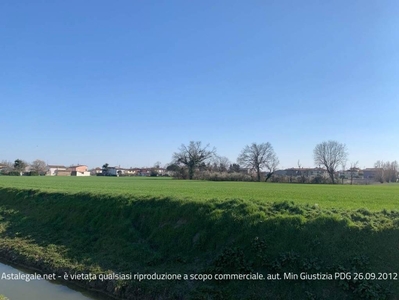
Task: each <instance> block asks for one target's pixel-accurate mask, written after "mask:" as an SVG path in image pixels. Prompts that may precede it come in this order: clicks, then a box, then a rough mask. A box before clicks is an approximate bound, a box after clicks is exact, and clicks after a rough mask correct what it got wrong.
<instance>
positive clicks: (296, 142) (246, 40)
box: [0, 0, 399, 168]
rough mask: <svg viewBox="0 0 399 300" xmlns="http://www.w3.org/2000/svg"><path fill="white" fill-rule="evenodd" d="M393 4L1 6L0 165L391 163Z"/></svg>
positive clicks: (397, 61)
mask: <svg viewBox="0 0 399 300" xmlns="http://www.w3.org/2000/svg"><path fill="white" fill-rule="evenodd" d="M398 15H399V2H398V1H152V2H151V1H123V0H121V1H101V0H96V1H75V0H71V1H40V0H39V1H27V0H25V1H23V0H21V1H10V0H5V1H1V2H0V39H1V41H2V42H1V44H0V108H1V118H0V136H1V139H2V143H1V145H2V146H1V148H0V149H1V150H0V160H2V159H5V160H11V161H14V160H15V159H17V158H20V159H24V160H26V161H28V162H31V161H33V160H35V159H37V158H39V159H43V160H45V161H47V162H48V163H50V164H65V165H70V164H76V163H80V164H87V165H88V166H89V167H97V166H101V165H103V164H104V163H106V162H107V163H109V164H110V165H121V166H124V167H131V166H132V167H143V166H152V165H153V164H154V163H155V162H156V161H160V162H162V164H166V163H168V162H170V161H171V158H172V154H173V152H175V151H177V149H178V148H179V146H180V145H181V144H182V143H184V144H187V143H188V142H189V141H191V140H193V141H202V142H203V143H204V144H207V143H209V144H210V145H211V146H212V147H216V149H217V152H218V154H219V155H222V156H226V157H228V158H229V159H230V160H231V161H232V162H235V161H236V158H237V156H238V155H239V153H240V152H241V150H242V148H244V146H245V145H247V144H250V143H252V142H256V143H263V142H270V143H271V144H272V145H273V147H274V150H275V152H276V154H277V156H278V157H279V159H280V168H287V167H293V166H296V165H297V161H298V160H300V162H301V165H302V166H305V167H311V166H313V165H314V164H313V149H314V147H315V146H316V144H318V143H321V142H323V141H326V140H337V141H338V142H341V143H345V144H346V146H347V148H348V152H349V162H354V161H359V166H360V167H369V166H372V165H373V163H374V162H375V161H377V160H399V150H398V149H399V142H398V125H399V122H398V120H399V115H398V112H399V99H398V98H399V96H398V95H399V85H398V82H399V51H398V49H399V33H398V32H399V19H398Z"/></svg>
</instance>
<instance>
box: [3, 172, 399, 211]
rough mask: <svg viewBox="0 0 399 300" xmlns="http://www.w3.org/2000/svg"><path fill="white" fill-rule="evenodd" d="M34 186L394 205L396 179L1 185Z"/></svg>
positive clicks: (31, 180) (75, 180)
mask: <svg viewBox="0 0 399 300" xmlns="http://www.w3.org/2000/svg"><path fill="white" fill-rule="evenodd" d="M1 187H12V188H20V189H39V190H42V191H49V192H62V193H64V192H66V193H81V192H83V193H91V194H109V195H124V196H126V195H134V196H135V197H170V198H173V199H190V200H210V199H219V200H225V199H243V200H259V201H267V202H276V201H294V202H295V203H296V204H309V205H314V204H317V205H318V206H320V207H324V208H346V209H357V208H365V209H368V210H370V211H380V210H382V209H388V210H392V209H398V208H399V184H385V185H352V186H351V185H310V184H272V183H264V182H260V183H259V182H210V181H188V180H173V179H171V178H146V177H144V178H142V177H119V178H117V177H85V178H83V177H49V176H47V177H12V176H10V177H8V176H0V188H1Z"/></svg>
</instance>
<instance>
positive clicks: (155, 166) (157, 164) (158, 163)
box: [154, 161, 162, 169]
mask: <svg viewBox="0 0 399 300" xmlns="http://www.w3.org/2000/svg"><path fill="white" fill-rule="evenodd" d="M161 165H162V164H161V162H160V161H157V162H156V163H155V164H154V168H155V169H159V168H161Z"/></svg>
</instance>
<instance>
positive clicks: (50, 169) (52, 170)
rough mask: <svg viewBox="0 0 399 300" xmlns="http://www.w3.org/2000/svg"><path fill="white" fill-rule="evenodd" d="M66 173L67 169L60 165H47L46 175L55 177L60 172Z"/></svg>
mask: <svg viewBox="0 0 399 300" xmlns="http://www.w3.org/2000/svg"><path fill="white" fill-rule="evenodd" d="M67 171H68V170H67V167H65V166H62V165H47V172H46V175H50V176H57V175H58V173H60V172H62V173H65V172H67ZM68 172H70V171H68Z"/></svg>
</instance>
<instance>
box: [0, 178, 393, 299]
mask: <svg viewBox="0 0 399 300" xmlns="http://www.w3.org/2000/svg"><path fill="white" fill-rule="evenodd" d="M38 189H41V190H38ZM398 192H399V186H396V185H389V186H328V185H326V186H315V185H283V184H264V183H237V182H234V183H223V182H188V181H173V180H159V179H131V178H10V177H7V178H6V177H2V178H0V217H1V221H0V234H1V240H0V255H2V256H6V257H7V258H11V259H15V260H17V261H19V262H20V263H23V264H25V265H30V266H33V267H35V268H40V269H42V270H44V271H50V270H55V271H57V272H59V273H60V274H61V273H63V272H65V271H67V272H74V271H79V272H82V271H84V272H89V271H91V272H107V271H114V272H131V273H133V274H134V273H136V272H140V273H154V272H159V273H164V272H169V273H180V274H192V273H206V274H211V273H213V274H215V273H248V272H260V273H262V274H265V275H266V274H268V273H271V274H275V273H281V274H282V273H283V272H294V273H300V272H308V273H319V272H323V273H325V272H329V273H334V272H338V271H353V272H354V271H358V272H370V271H373V272H398V271H399V253H398V251H397V249H398V245H399V212H398V211H396V210H394V209H395V207H397V203H398V201H399V193H398ZM291 201H294V202H291ZM398 282H399V280H397V281H392V280H391V281H389V280H385V281H353V280H349V281H326V282H323V281H300V280H298V281H287V280H286V281H283V280H281V281H230V282H229V281H224V282H216V281H209V282H196V281H142V282H137V281H125V282H119V283H116V284H113V283H108V286H104V285H103V284H101V282H91V283H88V286H91V287H93V288H98V289H102V288H105V289H106V290H108V291H109V292H110V293H113V294H114V295H118V296H121V297H125V298H128V297H132V299H135V298H140V297H142V298H155V297H157V296H162V295H164V296H165V297H168V298H172V297H176V298H179V297H184V298H197V299H207V297H210V298H214V299H217V298H219V299H223V298H224V299H233V298H250V299H256V298H260V299H268V298H270V299H276V298H279V297H280V298H281V299H299V298H301V299H302V298H304V297H308V298H310V299H312V298H325V299H334V298H335V299H342V298H345V297H349V298H359V299H365V298H367V297H369V298H370V299H384V297H385V298H389V297H392V295H393V294H396V295H397V294H399V289H398ZM390 285H391V286H390ZM389 292H391V293H393V294H389Z"/></svg>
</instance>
